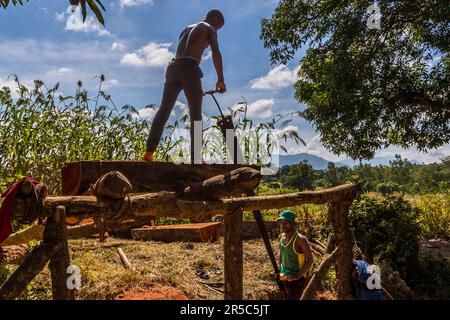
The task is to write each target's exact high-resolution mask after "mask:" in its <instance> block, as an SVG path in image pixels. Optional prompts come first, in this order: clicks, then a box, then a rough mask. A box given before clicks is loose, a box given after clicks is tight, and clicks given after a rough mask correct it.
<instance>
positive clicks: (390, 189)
mask: <svg viewBox="0 0 450 320" xmlns="http://www.w3.org/2000/svg"><path fill="white" fill-rule="evenodd" d="M377 191H378V192H379V193H381V194H391V193H394V192H400V185H398V184H397V183H395V182H382V183H380V184H378V185H377Z"/></svg>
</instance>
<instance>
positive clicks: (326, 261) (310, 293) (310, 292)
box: [300, 247, 339, 300]
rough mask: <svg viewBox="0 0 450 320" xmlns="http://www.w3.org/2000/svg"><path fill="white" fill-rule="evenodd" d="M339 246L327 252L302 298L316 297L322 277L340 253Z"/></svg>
mask: <svg viewBox="0 0 450 320" xmlns="http://www.w3.org/2000/svg"><path fill="white" fill-rule="evenodd" d="M338 249H339V247H337V248H336V249H334V251H333V252H332V253H325V255H324V257H323V259H322V261H321V262H320V265H319V268H318V269H317V271H316V272H315V273H314V275H313V276H312V278H311V280H309V282H308V285H307V286H306V288H305V290H304V291H303V294H302V297H301V298H300V300H310V299H312V298H313V297H314V293H315V292H316V290H317V287H318V286H319V284H320V281H322V278H323V277H324V276H325V274H326V273H327V271H328V269H329V268H330V267H331V265H332V264H333V262H334V261H335V260H336V256H337V253H338Z"/></svg>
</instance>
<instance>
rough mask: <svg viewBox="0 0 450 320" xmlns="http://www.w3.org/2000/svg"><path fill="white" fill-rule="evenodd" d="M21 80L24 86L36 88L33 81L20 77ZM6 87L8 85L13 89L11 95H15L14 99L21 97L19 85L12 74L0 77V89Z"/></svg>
mask: <svg viewBox="0 0 450 320" xmlns="http://www.w3.org/2000/svg"><path fill="white" fill-rule="evenodd" d="M19 81H20V84H21V85H22V86H24V87H26V88H28V89H32V88H34V83H33V81H30V80H24V79H20V78H19ZM4 87H7V88H9V89H10V90H11V96H12V97H13V99H17V98H19V92H18V86H17V83H16V82H15V81H14V78H13V77H12V76H10V77H0V89H3V88H4Z"/></svg>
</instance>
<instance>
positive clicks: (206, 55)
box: [202, 50, 212, 61]
mask: <svg viewBox="0 0 450 320" xmlns="http://www.w3.org/2000/svg"><path fill="white" fill-rule="evenodd" d="M209 59H212V51H211V50H207V51H206V52H205V54H204V55H203V57H202V60H203V61H206V60H209Z"/></svg>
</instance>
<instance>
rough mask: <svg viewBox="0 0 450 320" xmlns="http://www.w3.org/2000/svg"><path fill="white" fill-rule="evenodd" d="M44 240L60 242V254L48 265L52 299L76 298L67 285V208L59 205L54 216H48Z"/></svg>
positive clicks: (68, 258)
mask: <svg viewBox="0 0 450 320" xmlns="http://www.w3.org/2000/svg"><path fill="white" fill-rule="evenodd" d="M44 242H47V243H59V244H61V249H60V250H59V252H58V254H55V255H53V256H52V257H51V258H50V263H49V265H48V267H49V269H50V273H51V277H52V299H53V300H74V299H75V297H74V291H73V290H70V289H69V288H68V287H67V268H68V267H69V266H70V255H69V246H68V244H67V231H66V208H64V207H63V206H59V207H57V208H56V209H55V213H54V215H53V216H52V217H49V218H47V225H46V228H45V231H44Z"/></svg>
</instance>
